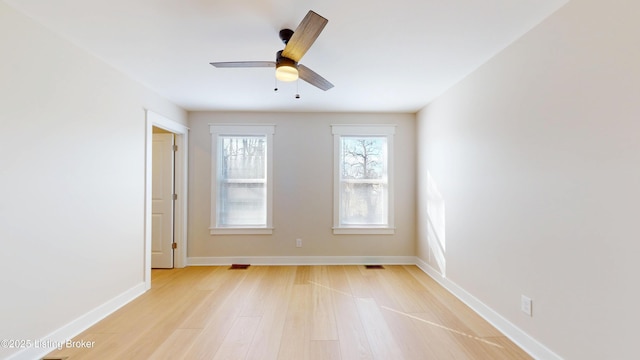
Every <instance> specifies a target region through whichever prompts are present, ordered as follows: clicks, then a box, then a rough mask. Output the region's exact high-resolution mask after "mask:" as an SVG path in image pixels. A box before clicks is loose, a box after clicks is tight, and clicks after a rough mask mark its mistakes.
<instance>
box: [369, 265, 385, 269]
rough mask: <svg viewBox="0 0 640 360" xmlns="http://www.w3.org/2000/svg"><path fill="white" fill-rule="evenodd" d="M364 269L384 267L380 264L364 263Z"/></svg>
mask: <svg viewBox="0 0 640 360" xmlns="http://www.w3.org/2000/svg"><path fill="white" fill-rule="evenodd" d="M364 267H365V269H384V266H382V265H365V266H364Z"/></svg>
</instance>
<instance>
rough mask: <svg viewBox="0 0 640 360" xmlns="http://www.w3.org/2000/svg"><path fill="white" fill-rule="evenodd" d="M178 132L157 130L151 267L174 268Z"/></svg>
mask: <svg viewBox="0 0 640 360" xmlns="http://www.w3.org/2000/svg"><path fill="white" fill-rule="evenodd" d="M174 138H175V137H174V134H172V133H157V134H156V133H154V134H153V149H152V163H151V164H152V165H151V170H152V179H151V197H152V200H151V202H152V203H151V208H152V209H151V267H152V268H165V269H167V268H173V220H174V211H173V206H174V198H173V194H174V190H173V187H174V184H173V183H174V141H175V140H174Z"/></svg>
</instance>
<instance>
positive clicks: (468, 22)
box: [5, 0, 567, 112]
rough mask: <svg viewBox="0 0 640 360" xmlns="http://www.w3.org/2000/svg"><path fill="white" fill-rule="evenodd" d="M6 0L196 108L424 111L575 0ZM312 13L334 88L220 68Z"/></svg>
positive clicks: (324, 71)
mask: <svg viewBox="0 0 640 360" xmlns="http://www.w3.org/2000/svg"><path fill="white" fill-rule="evenodd" d="M5 2H7V3H8V4H10V5H11V6H12V7H14V8H16V9H17V10H19V11H21V12H23V13H25V14H27V15H28V16H30V17H32V18H34V19H35V20H36V21H38V22H40V23H41V24H43V25H44V26H46V27H48V28H50V29H52V30H53V31H54V32H56V33H58V34H60V35H61V36H62V37H64V38H67V39H69V40H70V41H72V42H73V43H75V44H76V45H78V46H80V47H81V48H84V49H86V50H87V51H89V52H90V53H93V54H94V55H95V56H97V57H99V58H101V59H102V60H104V61H105V62H107V63H108V64H110V65H111V66H113V67H115V68H117V69H119V70H120V71H122V72H123V73H125V74H127V75H128V76H130V77H131V78H133V79H136V80H137V81H139V82H141V83H143V84H145V85H146V86H148V87H149V88H151V89H153V90H154V91H156V92H157V93H159V94H160V95H162V96H163V97H165V98H167V99H168V100H170V101H172V102H173V103H175V104H176V105H179V106H181V107H183V108H185V109H187V110H243V111H357V112H415V111H417V110H419V109H420V108H422V107H424V106H425V105H426V104H428V103H429V102H430V101H431V100H433V99H434V98H435V97H437V96H438V95H440V94H442V93H443V92H444V91H445V90H446V89H448V88H449V87H451V86H452V85H454V84H455V83H456V82H458V81H460V80H461V79H462V78H464V77H465V76H466V75H467V74H469V73H470V72H472V71H473V70H474V69H476V68H477V67H478V66H480V65H481V64H482V63H484V62H485V61H487V60H488V59H489V58H491V57H492V56H493V55H495V54H496V53H497V52H499V51H500V50H501V49H503V48H505V47H506V46H507V45H508V44H510V43H511V42H513V41H514V40H515V39H517V38H518V37H520V36H521V35H523V34H524V33H525V32H527V31H528V30H530V29H531V28H532V27H534V26H535V25H536V24H538V23H540V22H541V21H542V20H543V19H544V18H546V17H547V16H549V15H550V14H551V13H552V12H554V11H555V10H557V9H558V8H559V7H560V6H562V5H563V4H564V3H566V2H567V0H482V1H479V0H446V1H445V0H393V1H371V0H367V1H365V0H353V1H346V0H322V1H318V0H304V1H300V0H298V1H295V0H56V1H51V0H5ZM310 9H312V10H314V11H315V12H317V13H319V14H320V15H322V16H324V17H325V18H327V19H329V23H328V24H327V26H326V27H325V29H324V31H323V32H322V34H320V37H319V38H318V39H317V41H316V42H315V44H314V45H313V46H312V47H311V49H310V50H309V52H307V54H306V55H305V56H304V58H303V59H302V60H301V61H300V63H302V64H304V65H306V66H308V67H310V68H311V69H313V70H314V71H316V72H317V73H319V74H320V75H322V76H323V77H325V78H326V79H327V80H329V81H331V82H332V83H333V84H334V85H335V87H334V88H333V89H331V90H329V91H327V92H324V91H321V90H319V89H317V88H315V87H312V86H310V85H308V84H307V83H305V82H302V81H301V82H300V83H299V85H298V86H299V91H298V92H299V93H300V96H301V98H300V99H295V98H294V95H295V94H296V83H280V84H279V85H278V87H279V88H280V91H278V92H277V93H275V92H274V91H273V88H274V86H275V78H274V70H273V69H271V68H244V69H218V68H214V67H213V66H211V65H209V62H212V61H241V60H275V53H276V51H278V50H281V49H282V48H283V47H284V45H283V44H282V42H281V41H280V39H279V37H278V31H279V30H280V29H282V28H291V29H294V30H295V28H296V26H297V25H298V23H299V22H300V20H302V18H303V17H304V16H305V14H306V13H307V11H309V10H310ZM523 71H524V69H523Z"/></svg>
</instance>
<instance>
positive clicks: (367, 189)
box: [340, 182, 387, 226]
mask: <svg viewBox="0 0 640 360" xmlns="http://www.w3.org/2000/svg"><path fill="white" fill-rule="evenodd" d="M340 195H341V196H340V200H341V204H340V206H341V211H340V212H341V214H342V217H341V222H342V225H351V226H355V225H386V224H387V203H386V201H387V194H386V185H385V184H372V183H360V182H356V183H353V182H342V186H341V194H340Z"/></svg>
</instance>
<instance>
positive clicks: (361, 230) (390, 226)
mask: <svg viewBox="0 0 640 360" xmlns="http://www.w3.org/2000/svg"><path fill="white" fill-rule="evenodd" d="M395 131H396V125H379V124H371V125H369V124H339V125H331V133H332V134H333V233H334V234H336V235H338V234H341V235H356V234H361V235H392V234H395V225H394V224H395V222H394V214H395V211H394V203H395V201H394V195H393V193H394V191H393V189H394V177H395V175H394V166H393V159H394V144H393V138H394V135H395ZM341 136H384V137H386V138H387V174H388V183H387V186H388V187H389V188H388V196H389V199H388V201H389V204H388V209H387V210H388V214H387V216H388V219H387V225H386V226H375V225H371V226H366V227H363V226H341V225H340V137H341Z"/></svg>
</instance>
